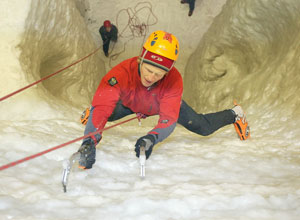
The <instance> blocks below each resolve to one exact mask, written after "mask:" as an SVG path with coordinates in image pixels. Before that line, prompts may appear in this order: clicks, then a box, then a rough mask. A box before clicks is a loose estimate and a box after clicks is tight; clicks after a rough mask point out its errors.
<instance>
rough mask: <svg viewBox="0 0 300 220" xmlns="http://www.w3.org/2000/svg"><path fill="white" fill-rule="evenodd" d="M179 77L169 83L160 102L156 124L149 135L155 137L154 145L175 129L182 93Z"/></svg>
mask: <svg viewBox="0 0 300 220" xmlns="http://www.w3.org/2000/svg"><path fill="white" fill-rule="evenodd" d="M182 84H183V83H182V78H181V76H180V77H179V78H178V79H177V80H175V82H174V83H169V84H168V85H169V86H168V87H167V88H166V90H165V92H164V94H163V96H162V99H161V101H160V112H159V120H158V124H157V125H156V126H155V128H154V129H152V130H151V131H150V132H149V134H152V135H153V136H154V137H155V144H156V143H158V142H161V141H163V140H164V139H166V138H167V137H168V136H169V135H170V134H171V133H172V132H173V131H174V129H175V126H176V122H177V120H178V116H179V111H180V105H181V98H182V92H183V85H182Z"/></svg>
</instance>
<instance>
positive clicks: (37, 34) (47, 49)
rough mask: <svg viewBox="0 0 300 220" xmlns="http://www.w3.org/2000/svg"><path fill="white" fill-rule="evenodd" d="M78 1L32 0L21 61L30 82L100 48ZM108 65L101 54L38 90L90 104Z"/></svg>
mask: <svg viewBox="0 0 300 220" xmlns="http://www.w3.org/2000/svg"><path fill="white" fill-rule="evenodd" d="M79 11H80V10H78V9H77V7H76V5H75V1H73V0H64V1H61V0H54V1H42V0H38V1H32V2H31V7H30V12H29V13H28V17H27V19H26V27H25V30H26V31H25V33H24V35H23V39H22V42H21V44H20V49H21V56H20V60H21V63H22V64H23V67H24V70H25V72H26V78H27V79H28V81H35V80H38V79H40V78H42V77H45V76H47V75H49V74H51V73H54V72H55V71H57V70H59V69H60V68H63V67H65V66H67V65H69V64H71V63H73V62H75V61H76V60H78V59H80V58H82V57H84V56H86V55H88V54H89V53H91V52H92V51H94V50H95V49H96V45H95V44H94V42H93V40H92V39H91V35H90V34H89V32H88V31H87V28H86V25H85V23H84V20H83V17H82V16H81V14H80V13H79ZM101 75H102V76H103V75H104V64H103V62H102V60H101V59H100V57H99V56H98V54H95V55H93V56H92V57H90V58H89V59H86V60H84V61H83V62H80V63H78V64H76V65H75V66H73V67H71V68H69V69H67V70H65V71H63V72H61V73H59V75H57V76H55V77H51V78H50V79H47V80H45V81H44V82H42V84H39V85H38V87H42V88H41V90H40V93H42V92H43V93H44V95H45V97H47V96H54V97H55V98H56V100H60V99H61V100H64V102H69V103H71V104H72V105H75V106H76V105H77V106H78V105H82V104H88V101H90V100H91V98H92V96H91V95H90V93H91V92H94V91H95V89H96V87H97V85H98V84H99V79H100V78H101Z"/></svg>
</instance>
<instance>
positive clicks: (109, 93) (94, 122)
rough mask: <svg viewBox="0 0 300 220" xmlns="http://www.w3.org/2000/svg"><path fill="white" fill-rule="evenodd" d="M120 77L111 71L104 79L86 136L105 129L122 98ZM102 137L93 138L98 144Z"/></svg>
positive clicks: (98, 91) (94, 101)
mask: <svg viewBox="0 0 300 220" xmlns="http://www.w3.org/2000/svg"><path fill="white" fill-rule="evenodd" d="M120 76H121V75H120V74H118V75H115V74H113V73H112V71H110V72H109V73H108V74H107V75H105V76H104V77H103V78H102V80H101V82H100V84H99V86H98V88H97V91H96V93H95V95H94V98H93V101H92V108H91V113H90V116H89V120H88V123H87V125H86V128H85V131H84V134H85V135H87V134H89V133H91V132H95V131H97V130H101V129H103V128H104V126H105V124H106V122H107V120H108V118H109V116H110V115H111V114H112V112H113V110H114V108H115V106H116V103H117V102H118V100H119V98H120V85H119V83H120V82H119V81H121V80H119V79H120ZM101 136H102V132H100V133H99V135H95V136H93V137H92V138H93V140H94V141H95V142H96V143H98V142H99V141H100V139H101Z"/></svg>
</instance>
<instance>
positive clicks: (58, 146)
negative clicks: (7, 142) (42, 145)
mask: <svg viewBox="0 0 300 220" xmlns="http://www.w3.org/2000/svg"><path fill="white" fill-rule="evenodd" d="M136 118H138V119H139V118H140V117H139V116H135V117H133V118H130V119H128V120H125V121H122V122H119V123H117V124H115V125H111V126H108V127H106V128H103V129H101V130H99V131H95V132H92V133H90V134H87V135H84V136H82V137H79V138H75V139H73V140H71V141H68V142H66V143H63V144H60V145H57V146H55V147H52V148H49V149H48V150H44V151H41V152H39V153H37V154H33V155H31V156H28V157H25V158H23V159H20V160H17V161H14V162H11V163H8V164H6V165H3V166H1V167H0V171H1V170H5V169H7V168H9V167H13V166H16V165H17V164H20V163H23V162H25V161H27V160H31V159H34V158H36V157H39V156H41V155H43V154H46V153H49V152H51V151H54V150H57V149H59V148H62V147H65V146H67V145H70V144H72V143H74V142H76V141H79V140H82V139H84V138H87V137H90V136H93V135H95V134H99V133H100V132H102V131H105V130H108V129H110V128H113V127H116V126H118V125H121V124H124V123H126V122H128V121H131V120H133V119H136Z"/></svg>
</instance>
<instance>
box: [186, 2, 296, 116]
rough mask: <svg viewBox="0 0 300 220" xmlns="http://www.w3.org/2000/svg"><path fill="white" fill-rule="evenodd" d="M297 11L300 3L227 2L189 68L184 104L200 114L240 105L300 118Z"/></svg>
mask: <svg viewBox="0 0 300 220" xmlns="http://www.w3.org/2000/svg"><path fill="white" fill-rule="evenodd" d="M299 11H300V1H298V0H288V1H285V0H274V1H265V0H243V1H240V0H228V1H227V2H226V4H225V5H224V7H223V10H222V12H221V13H220V14H219V15H218V16H217V17H216V18H215V19H214V22H213V24H212V25H211V27H210V28H209V30H208V31H207V32H206V34H205V35H204V37H203V39H202V40H201V42H200V44H199V45H198V47H197V48H196V50H195V52H194V53H193V55H192V56H191V57H190V59H189V61H188V63H187V66H186V71H185V78H184V86H185V90H184V91H185V92H184V98H185V99H186V100H187V101H188V102H189V103H191V104H192V105H193V106H194V107H196V109H197V110H201V111H209V110H211V109H216V107H217V108H219V109H223V108H226V107H228V106H231V105H232V101H233V99H237V100H238V101H239V102H240V103H242V104H244V106H245V107H246V108H249V107H250V106H252V107H253V108H256V109H264V110H262V111H268V110H267V108H268V106H269V107H270V108H271V107H275V109H277V110H279V111H281V112H284V114H287V115H290V116H299V115H300V107H299V106H300V98H299V94H300V89H299V84H300V74H299V70H300V62H299V56H300V43H299V42H300V41H299V39H300V13H299ZM190 82H194V83H190ZM254 106H255V107H254Z"/></svg>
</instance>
